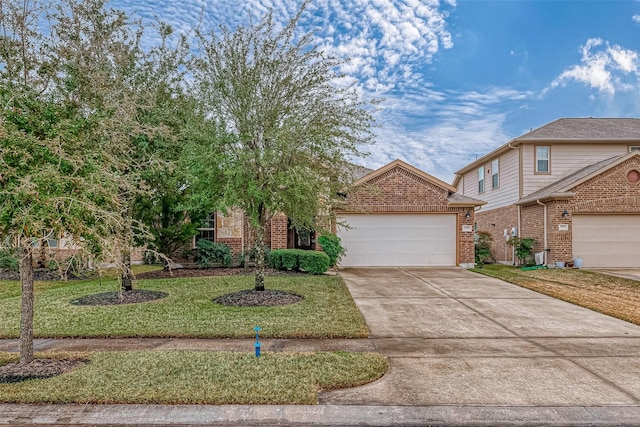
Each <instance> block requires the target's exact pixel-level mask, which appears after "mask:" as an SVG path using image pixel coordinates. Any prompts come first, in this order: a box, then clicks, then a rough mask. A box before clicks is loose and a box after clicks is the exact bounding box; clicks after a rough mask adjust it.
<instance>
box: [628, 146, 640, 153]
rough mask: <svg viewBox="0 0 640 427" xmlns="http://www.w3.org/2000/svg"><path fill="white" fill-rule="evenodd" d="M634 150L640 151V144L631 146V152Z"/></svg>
mask: <svg viewBox="0 0 640 427" xmlns="http://www.w3.org/2000/svg"><path fill="white" fill-rule="evenodd" d="M632 151H640V146H637V145H632V146H630V147H629V152H632Z"/></svg>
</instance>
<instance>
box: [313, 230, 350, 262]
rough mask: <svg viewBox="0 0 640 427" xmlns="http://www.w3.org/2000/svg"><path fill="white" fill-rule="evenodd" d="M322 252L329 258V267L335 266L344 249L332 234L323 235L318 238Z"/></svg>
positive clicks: (338, 239)
mask: <svg viewBox="0 0 640 427" xmlns="http://www.w3.org/2000/svg"><path fill="white" fill-rule="evenodd" d="M318 243H320V245H321V246H322V251H323V252H324V253H325V254H327V256H329V266H330V267H333V266H335V265H336V264H337V263H338V261H340V259H341V258H342V255H344V247H343V246H342V242H341V241H340V238H339V237H338V236H336V235H335V234H333V233H324V234H323V235H322V236H320V237H319V238H318Z"/></svg>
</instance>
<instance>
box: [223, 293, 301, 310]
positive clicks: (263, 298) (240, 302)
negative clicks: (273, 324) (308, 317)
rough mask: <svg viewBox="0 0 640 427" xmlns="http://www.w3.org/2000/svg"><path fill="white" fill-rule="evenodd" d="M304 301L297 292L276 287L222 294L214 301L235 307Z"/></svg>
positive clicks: (267, 305)
mask: <svg viewBox="0 0 640 427" xmlns="http://www.w3.org/2000/svg"><path fill="white" fill-rule="evenodd" d="M299 301H302V297H301V296H300V295H296V294H290V293H288V292H284V291H278V290H276V289H265V290H264V291H256V290H255V289H247V290H244V291H240V292H234V293H232V294H226V295H222V296H221V297H218V298H215V299H214V300H213V302H215V303H217V304H222V305H230V306H234V307H256V306H260V307H269V306H275V305H287V304H295V303H297V302H299Z"/></svg>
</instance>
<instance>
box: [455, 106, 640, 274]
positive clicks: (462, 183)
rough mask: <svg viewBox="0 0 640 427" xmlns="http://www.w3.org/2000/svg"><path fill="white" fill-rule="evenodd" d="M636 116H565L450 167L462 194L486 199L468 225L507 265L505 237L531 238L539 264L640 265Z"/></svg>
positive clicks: (639, 131)
mask: <svg viewBox="0 0 640 427" xmlns="http://www.w3.org/2000/svg"><path fill="white" fill-rule="evenodd" d="M639 149H640V119H606V118H604V119H594V118H580V119H577V118H565V119H559V120H556V121H554V122H551V123H549V124H546V125H544V126H542V127H540V128H538V129H535V130H532V131H531V132H528V133H526V134H524V135H521V136H519V137H517V138H515V139H513V140H511V141H509V142H507V143H506V144H504V145H502V146H500V147H498V148H497V149H496V150H494V151H492V152H490V153H488V154H487V155H485V156H483V157H481V158H479V159H477V160H476V161H474V162H472V163H470V164H468V165H467V166H465V167H464V168H462V169H460V170H459V171H457V172H456V177H455V179H454V182H453V185H454V186H456V187H457V188H458V189H459V191H460V193H461V194H464V195H466V196H469V197H477V198H480V199H482V200H485V201H487V204H486V205H485V206H482V207H481V208H480V209H479V210H478V211H477V212H476V215H475V228H476V230H478V231H486V232H489V233H490V234H491V235H492V236H493V238H494V244H493V254H494V258H495V259H496V261H497V262H501V263H508V264H512V263H514V260H515V256H514V252H513V248H512V247H511V246H509V245H508V244H507V243H506V242H507V239H508V237H509V236H511V235H518V236H520V237H531V238H534V239H535V240H536V245H535V247H534V251H535V252H544V253H545V254H546V256H545V262H546V263H547V264H551V265H555V263H556V262H560V261H561V262H571V261H573V260H574V259H575V258H578V257H579V258H581V259H582V260H583V264H584V266H585V267H640V256H638V255H637V254H636V251H635V249H636V248H637V247H638V245H639V244H640V151H637V150H639Z"/></svg>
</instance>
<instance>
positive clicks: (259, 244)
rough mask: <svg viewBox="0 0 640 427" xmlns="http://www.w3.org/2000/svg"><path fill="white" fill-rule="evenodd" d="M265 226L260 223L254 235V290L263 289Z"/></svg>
mask: <svg viewBox="0 0 640 427" xmlns="http://www.w3.org/2000/svg"><path fill="white" fill-rule="evenodd" d="M265 230H266V228H265V227H263V226H262V224H260V227H259V228H258V233H257V236H256V286H255V290H256V291H264V233H265Z"/></svg>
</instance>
